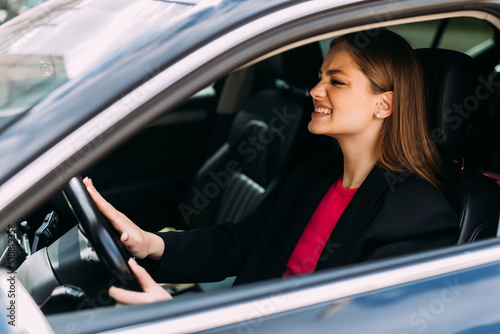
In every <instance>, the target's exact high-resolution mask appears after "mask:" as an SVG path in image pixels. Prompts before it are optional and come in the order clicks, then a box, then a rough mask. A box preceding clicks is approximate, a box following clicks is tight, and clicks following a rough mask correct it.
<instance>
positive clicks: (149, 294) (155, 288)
mask: <svg viewBox="0 0 500 334" xmlns="http://www.w3.org/2000/svg"><path fill="white" fill-rule="evenodd" d="M128 265H129V266H130V268H131V269H132V271H133V272H134V275H135V277H137V281H139V284H140V285H141V288H142V290H143V291H144V292H135V291H129V290H125V289H122V288H117V287H116V286H112V287H111V288H109V295H110V296H111V297H112V298H113V299H114V300H116V304H117V305H124V304H145V303H154V302H159V301H162V300H170V299H172V296H171V295H170V294H169V293H168V292H167V291H165V289H163V288H162V287H161V286H159V285H158V284H157V283H156V282H155V281H154V280H153V279H152V278H151V276H149V274H148V272H147V271H146V270H145V269H144V268H143V267H141V266H140V265H138V264H137V262H135V260H134V259H132V258H130V260H129V261H128Z"/></svg>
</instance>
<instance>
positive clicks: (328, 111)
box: [314, 108, 332, 115]
mask: <svg viewBox="0 0 500 334" xmlns="http://www.w3.org/2000/svg"><path fill="white" fill-rule="evenodd" d="M314 111H315V112H319V113H321V114H325V115H330V114H331V113H332V110H331V109H328V108H314Z"/></svg>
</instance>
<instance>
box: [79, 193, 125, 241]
mask: <svg viewBox="0 0 500 334" xmlns="http://www.w3.org/2000/svg"><path fill="white" fill-rule="evenodd" d="M87 191H88V192H89V194H90V196H91V197H92V199H93V200H94V202H95V204H96V205H97V208H98V209H99V211H101V212H102V214H103V215H104V216H106V218H108V219H109V221H110V222H111V224H112V225H113V226H114V227H115V228H116V229H117V230H118V232H120V233H122V232H123V228H124V226H123V224H122V223H121V218H122V215H121V214H120V212H119V211H118V210H116V209H115V208H114V207H113V206H112V205H111V204H110V203H109V202H108V201H106V200H105V199H104V197H102V195H101V194H100V193H99V192H98V191H97V189H96V188H95V187H94V186H93V185H92V184H90V185H88V186H87Z"/></svg>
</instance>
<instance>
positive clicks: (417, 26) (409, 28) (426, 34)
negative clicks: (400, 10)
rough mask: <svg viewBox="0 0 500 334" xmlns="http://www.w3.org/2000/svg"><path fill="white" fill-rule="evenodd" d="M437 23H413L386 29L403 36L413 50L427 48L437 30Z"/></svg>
mask: <svg viewBox="0 0 500 334" xmlns="http://www.w3.org/2000/svg"><path fill="white" fill-rule="evenodd" d="M438 25H439V21H426V22H415V23H409V24H401V25H395V26H391V27H388V29H389V30H392V31H394V32H395V33H397V34H399V35H401V36H403V37H404V38H405V39H406V40H407V41H408V42H409V43H410V44H411V46H413V48H415V49H417V48H428V47H430V46H431V45H432V40H433V38H434V35H435V34H436V31H437V29H438Z"/></svg>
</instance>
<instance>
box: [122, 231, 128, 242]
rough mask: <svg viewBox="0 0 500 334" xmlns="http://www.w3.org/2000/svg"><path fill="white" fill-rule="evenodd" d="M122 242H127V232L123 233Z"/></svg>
mask: <svg viewBox="0 0 500 334" xmlns="http://www.w3.org/2000/svg"><path fill="white" fill-rule="evenodd" d="M123 241H128V233H127V232H124V233H123Z"/></svg>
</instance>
